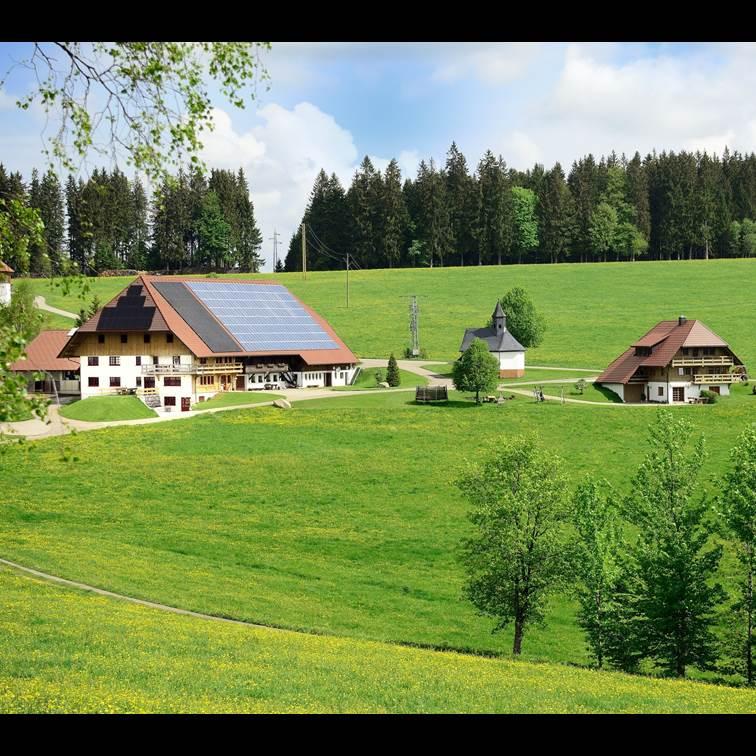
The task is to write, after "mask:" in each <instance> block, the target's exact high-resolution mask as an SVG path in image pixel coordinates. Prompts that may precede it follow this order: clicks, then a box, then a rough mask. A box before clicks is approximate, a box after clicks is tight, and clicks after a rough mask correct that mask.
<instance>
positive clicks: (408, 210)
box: [285, 144, 756, 271]
mask: <svg viewBox="0 0 756 756" xmlns="http://www.w3.org/2000/svg"><path fill="white" fill-rule="evenodd" d="M302 220H303V222H304V223H305V224H306V226H307V228H306V231H305V234H306V242H307V244H306V246H307V268H308V270H326V269H333V268H343V267H344V265H345V258H346V255H347V253H349V255H350V257H351V259H352V260H354V261H355V263H356V264H357V265H359V266H361V267H363V268H390V267H397V266H401V267H413V266H430V267H434V266H444V265H447V266H448V265H455V266H456V265H496V264H504V263H543V262H545V263H548V262H552V263H553V262H595V261H613V260H641V259H643V260H682V259H686V260H687V259H708V258H714V257H750V256H754V255H756V155H754V154H753V153H750V154H748V155H742V154H740V153H738V152H732V153H730V152H729V151H728V150H727V149H725V152H724V154H723V155H722V157H718V156H717V155H709V154H707V153H700V152H696V153H691V152H684V151H683V152H678V153H675V152H662V153H660V154H657V153H656V152H654V153H652V154H649V155H647V156H646V157H645V158H641V156H640V154H639V153H638V152H636V153H635V155H634V156H633V157H632V158H631V159H630V160H628V159H627V158H626V157H625V155H622V156H621V157H618V156H617V155H616V154H615V153H612V154H611V155H610V156H609V157H602V158H600V159H598V160H597V159H596V158H595V157H594V156H593V155H587V156H586V157H583V158H581V159H580V160H577V161H575V162H574V163H573V164H572V166H571V168H570V169H569V172H565V170H564V169H563V168H562V166H561V165H560V164H559V163H556V164H555V165H554V166H553V167H552V168H551V169H550V170H546V169H545V168H544V166H543V165H540V164H536V165H535V166H534V167H533V168H532V169H530V170H527V171H525V172H522V171H517V170H513V169H511V168H509V167H508V166H507V164H506V162H505V161H504V160H503V159H502V158H501V157H495V156H494V154H493V153H492V152H491V151H488V152H486V154H485V155H484V156H483V158H482V159H481V160H480V162H479V163H478V165H477V166H476V167H474V168H473V167H471V166H469V165H468V163H467V160H466V158H465V156H464V155H463V154H462V153H461V152H460V151H459V150H458V149H457V146H456V145H455V144H452V146H451V148H450V149H449V151H448V153H447V156H446V163H445V165H444V166H443V167H439V166H437V165H435V164H434V161H433V160H432V159H431V160H430V161H428V162H425V161H423V162H421V163H420V167H419V169H418V172H417V176H416V177H415V178H404V180H402V176H401V174H400V171H399V167H398V164H397V161H396V160H392V161H391V162H390V163H389V164H388V166H387V168H386V170H385V171H384V172H381V171H379V170H376V168H375V167H374V166H373V164H372V162H371V160H370V159H369V158H368V157H365V158H364V160H363V161H362V163H361V164H360V166H359V168H358V169H357V171H356V172H355V174H354V177H353V179H352V184H351V186H350V187H349V188H348V189H346V190H345V189H344V188H343V187H342V186H341V184H340V182H339V180H338V178H337V177H336V176H335V175H331V176H330V177H329V176H328V175H327V174H326V173H325V171H321V172H320V174H319V175H318V177H317V178H316V180H315V185H314V187H313V189H312V193H311V195H310V199H309V203H308V206H307V209H306V211H305V214H304V218H303V219H302ZM301 243H302V239H301V226H300V229H298V230H297V232H296V234H295V235H294V236H293V238H292V239H291V243H290V245H289V254H288V256H287V257H286V264H285V269H286V270H288V271H293V270H301V266H302V262H301V258H302V254H301Z"/></svg>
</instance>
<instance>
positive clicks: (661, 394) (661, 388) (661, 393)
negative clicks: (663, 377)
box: [658, 386, 664, 396]
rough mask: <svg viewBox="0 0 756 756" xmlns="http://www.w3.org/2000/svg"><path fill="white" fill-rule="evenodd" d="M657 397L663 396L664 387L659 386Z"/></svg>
mask: <svg viewBox="0 0 756 756" xmlns="http://www.w3.org/2000/svg"><path fill="white" fill-rule="evenodd" d="M658 396H664V386H659V390H658Z"/></svg>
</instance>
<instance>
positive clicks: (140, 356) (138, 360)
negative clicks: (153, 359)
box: [136, 354, 142, 367]
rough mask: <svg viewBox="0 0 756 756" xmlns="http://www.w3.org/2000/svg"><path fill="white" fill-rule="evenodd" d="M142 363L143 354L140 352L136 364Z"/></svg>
mask: <svg viewBox="0 0 756 756" xmlns="http://www.w3.org/2000/svg"><path fill="white" fill-rule="evenodd" d="M141 364H142V355H141V354H138V355H137V356H136V366H137V367H139V366H140V365H141Z"/></svg>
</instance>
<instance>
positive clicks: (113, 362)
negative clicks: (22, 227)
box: [110, 355, 121, 367]
mask: <svg viewBox="0 0 756 756" xmlns="http://www.w3.org/2000/svg"><path fill="white" fill-rule="evenodd" d="M120 364H121V358H120V357H119V356H118V355H111V356H110V367H118V366H119V365H120Z"/></svg>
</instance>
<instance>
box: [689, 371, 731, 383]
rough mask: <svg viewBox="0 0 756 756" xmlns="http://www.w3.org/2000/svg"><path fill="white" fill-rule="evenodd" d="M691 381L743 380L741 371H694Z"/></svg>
mask: <svg viewBox="0 0 756 756" xmlns="http://www.w3.org/2000/svg"><path fill="white" fill-rule="evenodd" d="M691 377H692V378H693V383H696V384H701V383H713V384H717V383H740V381H742V380H743V375H742V374H741V373H696V374H695V375H693V376H691Z"/></svg>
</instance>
